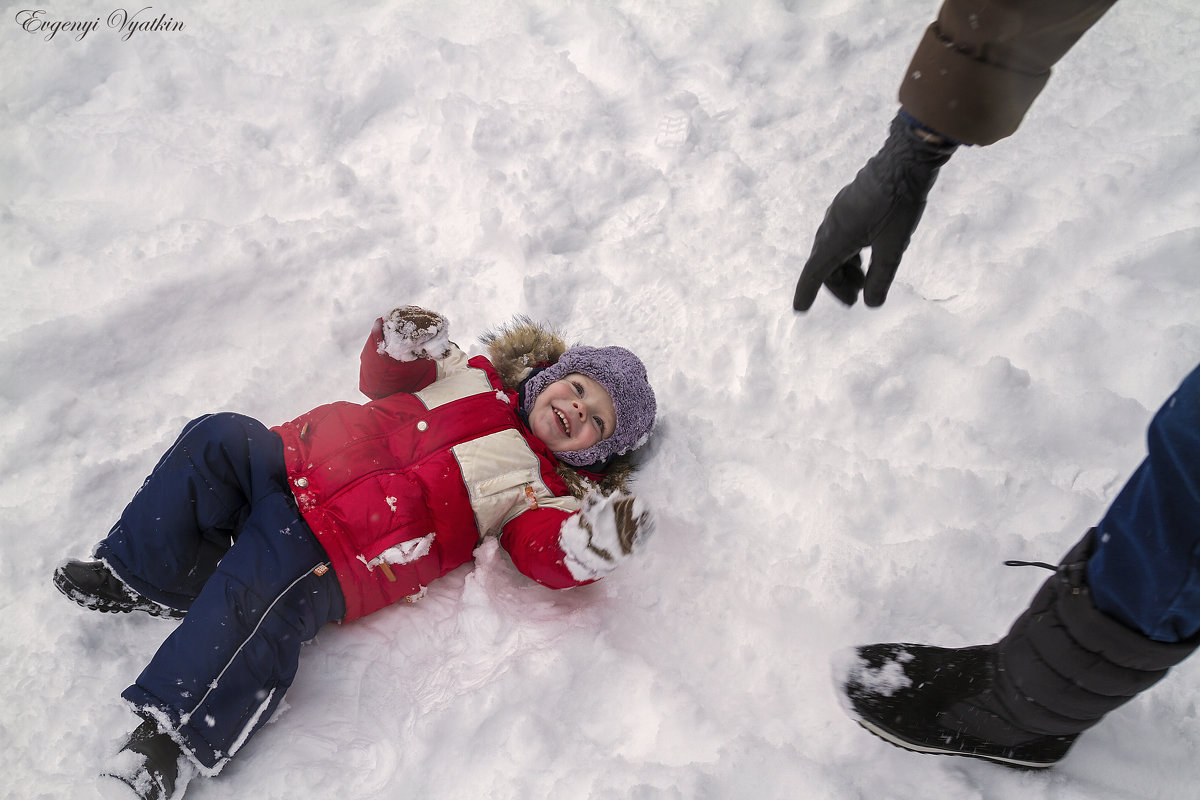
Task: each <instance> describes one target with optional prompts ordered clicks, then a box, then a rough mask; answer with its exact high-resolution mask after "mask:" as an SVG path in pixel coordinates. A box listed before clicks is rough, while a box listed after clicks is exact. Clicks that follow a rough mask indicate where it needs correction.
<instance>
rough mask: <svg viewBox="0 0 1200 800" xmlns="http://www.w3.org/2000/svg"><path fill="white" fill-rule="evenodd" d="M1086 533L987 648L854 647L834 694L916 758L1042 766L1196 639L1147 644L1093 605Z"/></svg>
mask: <svg viewBox="0 0 1200 800" xmlns="http://www.w3.org/2000/svg"><path fill="white" fill-rule="evenodd" d="M1093 535H1094V530H1093V531H1089V532H1088V535H1087V536H1085V537H1084V538H1083V540H1082V541H1080V542H1079V543H1078V544H1077V545H1076V546H1075V547H1074V548H1073V549H1072V550H1071V552H1070V553H1068V554H1067V555H1066V557H1065V558H1064V559H1063V562H1062V564H1061V565H1060V566H1059V567H1058V569H1057V570H1056V572H1055V574H1054V576H1053V577H1051V578H1050V579H1049V580H1047V581H1046V583H1045V584H1043V586H1042V588H1041V589H1040V590H1039V591H1038V593H1037V594H1036V595H1035V596H1034V598H1033V601H1032V602H1031V604H1030V606H1029V608H1028V609H1027V610H1026V611H1025V613H1023V614H1022V615H1021V616H1020V617H1018V618H1017V621H1016V622H1015V623H1014V624H1013V626H1012V629H1011V630H1010V631H1009V633H1008V635H1007V636H1005V637H1004V638H1003V639H1001V640H1000V641H999V642H998V643H996V644H994V645H986V646H979V647H965V648H958V649H948V648H941V647H929V646H926V645H911V644H872V645H866V646H863V647H859V648H857V652H858V661H857V663H856V664H855V665H854V666H853V667H852V668H851V669H850V672H849V674H848V676H847V677H846V679H845V683H844V685H843V687H842V688H843V691H844V692H845V694H846V697H847V698H848V699H849V701H850V705H851V707H852V710H853V714H854V715H855V716H856V717H857V718H858V721H859V723H860V724H861V725H862V726H863V727H865V728H866V729H867V730H869V731H871V732H872V733H874V734H876V735H878V736H880V737H882V738H884V739H886V740H887V741H889V742H891V743H892V744H895V745H899V746H900V747H904V748H906V749H909V750H914V751H917V752H922V753H935V754H944V755H962V756H972V757H975V758H983V759H987V760H990V761H995V762H998V763H1001V764H1004V765H1006V766H1011V767H1017V768H1026V769H1036V768H1044V767H1049V766H1052V765H1054V764H1055V763H1057V762H1058V761H1059V760H1060V759H1062V757H1063V756H1065V755H1066V754H1067V750H1068V749H1070V747H1071V745H1072V744H1073V743H1074V742H1075V738H1076V737H1077V736H1078V735H1079V734H1080V733H1081V732H1083V731H1085V730H1087V729H1088V728H1090V727H1091V726H1092V725H1094V724H1096V723H1097V722H1099V721H1100V719H1101V718H1102V717H1103V716H1104V715H1105V714H1107V713H1108V712H1109V711H1112V710H1113V709H1115V708H1117V707H1118V706H1120V705H1122V704H1124V703H1125V702H1127V701H1128V700H1130V699H1132V698H1133V697H1134V696H1135V695H1137V694H1138V693H1139V692H1142V691H1143V690H1145V689H1147V688H1149V687H1150V686H1152V685H1153V684H1155V683H1157V682H1158V681H1159V680H1160V679H1161V678H1162V677H1163V676H1164V675H1166V674H1167V670H1168V669H1169V668H1170V667H1172V666H1174V665H1175V664H1177V663H1179V662H1180V661H1182V660H1183V659H1184V658H1186V657H1187V656H1188V655H1189V654H1191V652H1192V651H1193V650H1194V649H1195V648H1196V644H1197V643H1196V641H1187V642H1180V643H1164V642H1156V641H1153V640H1151V639H1148V638H1147V637H1146V636H1144V635H1143V634H1142V633H1140V632H1139V631H1136V630H1133V629H1132V628H1129V627H1127V626H1125V625H1123V624H1121V623H1119V622H1117V621H1116V620H1114V619H1113V618H1112V617H1109V616H1108V615H1106V614H1104V613H1103V612H1101V611H1099V610H1098V609H1097V608H1096V606H1095V605H1094V604H1093V603H1092V596H1091V592H1090V590H1089V589H1088V586H1087V581H1086V566H1087V560H1088V558H1089V556H1090V555H1091V552H1092V539H1093Z"/></svg>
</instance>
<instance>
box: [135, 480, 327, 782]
mask: <svg viewBox="0 0 1200 800" xmlns="http://www.w3.org/2000/svg"><path fill="white" fill-rule="evenodd" d="M318 573H320V574H318ZM344 614H345V605H344V602H343V600H342V595H341V590H340V588H339V587H338V583H337V579H336V578H335V577H334V573H333V570H332V569H331V568H329V565H328V561H327V560H326V556H325V552H324V550H322V549H321V546H320V544H318V542H317V540H316V537H314V536H313V534H312V532H311V531H310V530H309V529H308V526H307V525H305V524H304V522H303V520H301V519H300V518H299V516H298V515H297V514H296V512H295V510H294V509H292V507H291V506H290V505H289V504H288V503H286V502H284V501H283V500H282V498H279V499H275V498H268V499H267V500H266V501H264V502H260V503H259V504H257V505H256V506H255V508H254V510H253V511H252V512H251V514H250V516H249V517H248V518H247V520H246V523H245V525H244V526H243V527H242V530H241V533H240V534H239V535H238V538H237V542H236V543H234V545H233V547H232V548H230V550H229V553H228V554H227V555H226V556H225V558H224V559H222V561H221V563H220V565H219V566H218V567H217V570H216V572H215V573H214V574H213V576H212V577H211V578H209V580H208V582H207V583H206V584H205V585H204V588H203V589H202V590H201V591H200V594H199V595H198V596H197V597H196V599H195V601H194V602H193V603H192V606H191V609H189V611H188V614H187V616H186V617H185V618H184V619H183V621H182V622H181V623H180V624H179V627H178V628H176V629H175V631H174V632H173V633H172V634H171V635H170V636H169V637H167V640H166V641H165V642H163V644H162V646H161V647H159V649H158V652H157V653H155V655H154V658H153V659H152V660H151V661H150V664H149V665H148V666H147V667H146V669H145V670H143V671H142V674H141V675H139V676H138V679H137V682H136V683H135V684H134V685H133V686H130V687H129V688H128V689H126V690H125V692H124V693H123V695H122V696H123V697H124V698H125V699H126V700H128V701H129V702H131V703H132V704H133V705H134V706H135V707H136V708H138V709H139V710H140V711H142V712H143V713H147V714H149V715H151V716H153V717H155V718H156V719H157V720H158V721H159V723H160V725H161V726H162V727H163V728H164V729H166V730H167V731H168V732H170V733H171V734H172V736H173V738H175V739H176V740H177V741H179V742H180V743H181V744H183V745H184V746H185V747H186V749H187V750H188V751H189V752H190V753H191V754H192V755H194V756H195V757H196V760H197V761H199V762H200V763H201V764H203V765H204V766H205V767H207V768H208V769H209V771H210V772H212V773H215V772H216V771H218V770H220V768H221V767H222V766H223V765H224V764H225V762H226V761H227V760H228V759H229V758H230V757H232V756H233V755H234V753H236V752H237V750H238V749H239V748H240V747H241V746H242V745H243V744H244V743H245V742H246V740H247V739H249V738H250V736H251V735H253V734H254V732H255V731H256V730H258V728H259V727H261V726H262V725H264V724H265V723H266V722H268V721H269V720H270V718H271V715H272V714H273V713H274V711H275V709H276V708H277V707H278V705H279V701H280V700H282V699H283V695H284V692H286V691H287V689H288V687H289V686H291V684H292V680H293V679H294V678H295V676H296V668H297V665H298V663H299V659H300V648H301V645H302V644H303V643H304V642H306V641H308V640H309V639H311V638H313V636H315V635H316V633H317V630H318V629H319V628H320V627H321V626H322V625H324V624H325V623H326V622H331V621H333V620H336V619H340V618H341V617H342V616H343V615H344Z"/></svg>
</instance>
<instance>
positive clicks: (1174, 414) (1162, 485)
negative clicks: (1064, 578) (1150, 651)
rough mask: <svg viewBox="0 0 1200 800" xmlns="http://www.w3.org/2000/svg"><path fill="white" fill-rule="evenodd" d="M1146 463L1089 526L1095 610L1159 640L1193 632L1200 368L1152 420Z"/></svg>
mask: <svg viewBox="0 0 1200 800" xmlns="http://www.w3.org/2000/svg"><path fill="white" fill-rule="evenodd" d="M1147 442H1148V447H1149V449H1148V454H1147V456H1146V460H1145V461H1143V462H1142V464H1141V466H1139V467H1138V468H1137V471H1136V472H1134V474H1133V477H1131V478H1130V479H1129V482H1128V483H1126V484H1125V487H1124V488H1123V489H1122V490H1121V492H1120V494H1118V495H1117V497H1116V499H1115V500H1114V501H1113V503H1112V505H1111V506H1110V507H1109V509H1108V511H1107V513H1105V515H1104V518H1103V519H1102V520H1101V521H1100V523H1099V524H1098V525H1097V526H1096V528H1097V530H1096V533H1097V536H1096V540H1097V542H1098V544H1097V547H1096V551H1095V553H1093V554H1092V557H1091V559H1090V561H1089V562H1088V582H1089V583H1090V584H1091V588H1092V595H1093V598H1094V600H1095V603H1096V607H1097V608H1099V609H1100V610H1101V611H1103V612H1104V613H1106V614H1108V615H1109V616H1111V617H1114V618H1116V619H1118V620H1120V621H1121V622H1123V623H1125V624H1126V625H1129V626H1130V627H1132V628H1135V629H1136V630H1139V631H1141V632H1142V633H1144V634H1146V635H1147V636H1148V637H1149V638H1151V639H1155V640H1158V641H1163V642H1178V641H1182V640H1184V639H1187V638H1189V637H1191V636H1192V635H1194V634H1195V633H1196V632H1197V631H1200V367H1197V368H1196V369H1195V370H1193V371H1192V373H1191V374H1190V375H1188V376H1187V377H1186V378H1184V380H1183V383H1182V384H1181V385H1180V386H1179V388H1178V389H1177V390H1176V391H1175V393H1174V394H1173V395H1172V396H1171V397H1170V399H1168V400H1167V402H1166V403H1164V404H1163V406H1162V408H1160V409H1159V410H1158V413H1157V414H1156V415H1155V416H1154V420H1153V421H1152V422H1151V423H1150V429H1149V432H1148V434H1147Z"/></svg>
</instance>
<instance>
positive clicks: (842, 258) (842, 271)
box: [792, 114, 958, 311]
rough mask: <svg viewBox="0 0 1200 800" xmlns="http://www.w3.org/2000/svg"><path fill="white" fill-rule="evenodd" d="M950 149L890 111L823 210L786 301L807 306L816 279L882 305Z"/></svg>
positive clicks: (850, 298) (839, 292)
mask: <svg viewBox="0 0 1200 800" xmlns="http://www.w3.org/2000/svg"><path fill="white" fill-rule="evenodd" d="M957 148H958V145H957V144H953V143H951V142H949V141H948V140H945V139H941V138H940V137H937V136H931V135H930V134H928V133H925V132H923V131H921V130H919V129H917V128H914V127H913V126H912V125H911V124H910V122H909V121H908V120H907V119H905V118H904V117H903V116H902V115H900V114H897V115H896V118H895V119H893V120H892V126H891V132H890V134H889V135H888V138H887V141H886V142H884V143H883V147H882V148H881V149H880V151H879V152H878V153H876V154H875V155H874V156H872V158H871V160H870V161H868V162H867V164H866V166H865V167H863V168H862V169H861V170H859V171H858V175H856V176H855V177H854V180H853V181H851V183H850V184H849V185H848V186H846V187H844V188H843V189H842V190H841V191H840V192H838V194H837V197H835V198H833V203H832V204H830V206H829V210H828V211H826V212H825V220H824V221H823V222H822V223H821V227H820V228H818V229H817V235H816V238H815V240H814V241H813V248H812V252H811V253H810V254H809V256H808V261H807V262H806V263H805V264H804V269H803V271H801V273H800V280H799V281H797V283H796V296H795V298H794V299H793V300H792V307H793V308H795V309H796V310H797V311H807V310H808V309H809V307H810V306H812V304H813V300H815V299H816V297H817V292H819V291H820V290H821V284H824V285H825V286H826V287H827V288H828V289H829V291H831V292H833V294H834V296H835V297H837V299H839V300H841V301H842V302H843V303H845V304H846V305H848V306H852V305H854V303H855V301H856V300H858V293H859V292H860V291H861V292H862V294H863V301H864V302H865V303H866V304H867V305H868V306H879V305H883V301H884V300H886V299H887V293H888V289H889V288H891V285H892V278H894V277H895V275H896V268H897V267H899V266H900V257H901V256H902V255H904V249H905V248H906V247H908V242H909V240H910V239H912V234H913V231H914V230H916V228H917V223H918V222H920V221H921V213H922V212H923V211H924V210H925V198H926V197H927V196H928V195H929V190H930V189H931V188H933V182H934V181H935V180H937V174H938V169H940V168H941V166H942V164H945V163H946V161H948V160H949V158H950V156H951V155H953V153H954V151H955V150H956V149H957ZM864 247H870V248H871V268H870V269H869V270H867V272H866V274H865V275H864V274H863V270H862V256H861V255H860V254H859V251H860V250H862V249H863V248H864Z"/></svg>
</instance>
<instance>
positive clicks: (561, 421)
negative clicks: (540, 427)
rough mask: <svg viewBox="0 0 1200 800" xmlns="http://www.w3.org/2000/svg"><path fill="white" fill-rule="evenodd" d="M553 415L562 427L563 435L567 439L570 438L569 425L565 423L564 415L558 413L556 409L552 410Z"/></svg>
mask: <svg viewBox="0 0 1200 800" xmlns="http://www.w3.org/2000/svg"><path fill="white" fill-rule="evenodd" d="M554 413H555V414H557V415H558V422H559V424H560V425H562V427H563V435H565V436H566V437H567V438H570V437H571V425H570V424H569V423H568V422H567V417H566V415H565V414H563V413H562V412H561V411H559V410H558V409H557V408H556V409H554Z"/></svg>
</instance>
